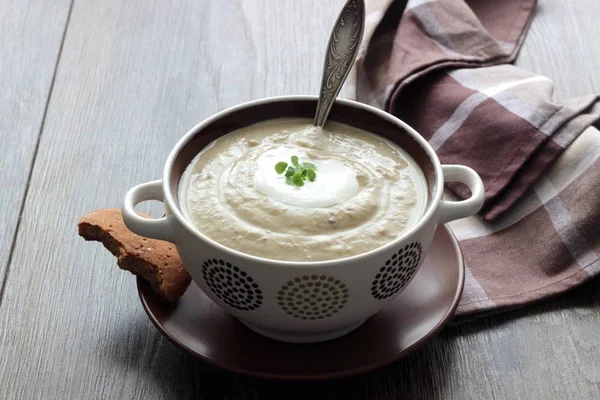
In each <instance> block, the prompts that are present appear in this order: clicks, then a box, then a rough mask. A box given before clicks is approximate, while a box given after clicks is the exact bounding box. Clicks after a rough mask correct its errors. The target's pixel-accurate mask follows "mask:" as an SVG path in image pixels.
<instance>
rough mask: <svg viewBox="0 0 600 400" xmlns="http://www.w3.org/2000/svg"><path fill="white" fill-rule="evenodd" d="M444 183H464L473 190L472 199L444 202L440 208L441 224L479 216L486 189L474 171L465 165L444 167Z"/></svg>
mask: <svg viewBox="0 0 600 400" xmlns="http://www.w3.org/2000/svg"><path fill="white" fill-rule="evenodd" d="M442 171H443V173H444V182H460V183H464V184H465V185H467V186H468V187H469V189H471V197H469V198H468V199H465V200H460V201H450V200H442V201H441V202H440V208H439V214H438V215H439V219H438V221H439V223H440V224H445V223H448V222H450V221H454V220H457V219H461V218H465V217H469V216H471V215H475V214H477V212H479V210H480V209H481V207H482V206H483V201H484V199H485V187H484V185H483V181H482V180H481V178H480V177H479V175H478V174H477V172H475V171H474V170H473V169H471V168H469V167H465V166H464V165H451V164H449V165H442Z"/></svg>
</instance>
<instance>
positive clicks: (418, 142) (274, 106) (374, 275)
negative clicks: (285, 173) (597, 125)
mask: <svg viewBox="0 0 600 400" xmlns="http://www.w3.org/2000/svg"><path fill="white" fill-rule="evenodd" d="M316 105H317V98H316V97H313V96H284V97H274V98H267V99H263V100H257V101H252V102H248V103H245V104H241V105H238V106H236V107H232V108H230V109H227V110H224V111H222V112H220V113H218V114H216V115H213V116H212V117H210V118H208V119H206V120H204V121H203V122H201V123H200V124H198V125H196V126H195V127H194V128H192V129H191V130H190V131H189V132H188V133H187V134H186V135H185V136H184V137H182V138H181V140H179V142H178V143H177V144H176V145H175V147H174V148H173V150H172V151H171V153H170V155H169V157H168V159H167V161H166V164H165V167H164V172H163V179H162V180H157V181H154V182H148V183H144V184H141V185H139V186H136V187H134V188H132V189H131V190H130V191H129V192H128V193H127V195H126V197H125V201H124V204H123V207H122V209H123V219H124V222H125V224H126V225H127V227H128V228H129V229H130V230H131V231H133V232H135V233H137V234H139V235H141V236H145V237H150V238H155V239H162V240H166V241H169V242H171V243H174V244H175V246H176V247H177V251H178V252H179V254H180V256H181V259H182V261H183V263H184V264H185V267H186V269H187V270H188V272H189V274H190V275H191V277H192V279H193V280H194V282H195V283H196V284H197V285H198V286H199V287H200V288H201V289H202V290H203V291H204V292H205V293H206V295H207V296H208V297H210V298H211V299H212V300H213V301H214V302H215V303H216V304H218V305H219V306H220V307H222V308H223V309H224V310H225V311H227V312H228V313H230V314H231V315H233V316H235V317H237V318H238V319H239V321H241V322H242V323H243V324H245V325H246V326H247V327H248V328H250V329H252V330H253V331H255V332H257V333H259V334H261V335H264V336H267V337H270V338H273V339H277V340H281V341H287V342H298V343H299V342H304V343H308V342H319V341H324V340H329V339H334V338H337V337H339V336H342V335H344V334H346V333H348V332H350V331H352V330H354V329H356V328H357V327H359V326H360V325H361V324H362V323H363V322H364V321H365V320H366V319H368V318H369V317H371V316H372V315H374V314H376V313H377V312H379V311H380V310H381V309H383V308H384V307H385V306H386V305H388V304H389V303H390V302H392V301H393V300H394V299H395V298H396V297H397V296H398V295H399V294H400V293H402V291H403V290H404V289H405V288H406V287H407V286H408V285H409V284H410V282H411V280H412V279H413V278H414V276H415V275H416V273H417V271H418V270H419V267H420V266H421V264H422V262H423V259H424V258H425V255H426V253H427V252H428V250H429V248H430V246H431V244H432V243H431V242H432V238H433V235H434V232H435V230H436V227H437V226H438V225H439V224H444V223H447V222H449V221H452V220H455V219H459V218H463V217H467V216H470V215H473V214H475V213H477V212H478V211H479V209H480V208H481V207H482V205H483V200H484V186H483V182H482V181H481V179H480V177H479V176H478V175H477V174H476V173H475V171H473V170H472V169H470V168H468V167H465V166H459V165H440V161H439V159H438V157H437V155H436V153H435V152H434V150H433V149H432V148H431V146H429V144H428V143H427V141H426V140H424V139H423V138H422V137H421V136H420V135H419V134H418V133H417V132H416V131H415V130H414V129H412V128H411V127H410V126H408V125H407V124H406V123H404V122H402V121H401V120H399V119H398V118H396V117H394V116H393V115H391V114H389V113H386V112H384V111H381V110H379V109H376V108H374V107H371V106H368V105H365V104H362V103H358V102H354V101H349V100H337V101H336V103H335V105H334V106H333V108H332V110H331V114H330V117H329V119H330V120H335V121H338V122H342V123H346V124H349V125H353V126H356V127H358V128H361V129H364V130H366V131H369V132H372V133H374V134H377V135H380V136H383V137H386V138H388V139H390V140H392V141H393V142H395V143H397V144H398V145H399V146H400V147H401V148H403V149H404V150H405V151H406V152H408V154H409V155H410V156H411V157H412V158H413V159H414V160H415V161H416V163H417V164H418V165H419V167H420V168H421V170H422V171H423V174H424V176H425V179H426V181H427V199H426V206H425V211H424V212H423V214H422V216H421V218H420V219H419V220H418V222H417V223H416V224H414V225H413V226H412V227H409V228H408V229H407V230H406V231H405V232H404V233H403V234H402V235H401V236H400V237H398V238H397V239H395V240H393V241H391V242H389V243H387V244H386V245H384V246H383V247H380V248H377V249H375V250H371V251H368V252H366V253H363V254H359V255H355V256H351V257H347V258H342V259H336V260H331V261H317V262H290V261H277V260H271V259H266V258H261V257H256V256H253V255H248V254H244V253H241V252H239V251H236V250H233V249H230V248H227V247H225V246H223V245H221V244H219V243H217V242H215V241H214V240H211V239H210V238H208V237H206V236H205V235H203V234H202V232H200V231H198V230H197V229H196V228H195V227H194V226H193V224H192V223H191V222H190V221H189V220H187V219H186V218H185V217H184V214H183V212H182V209H181V205H180V199H179V198H178V197H179V195H178V192H179V184H180V179H181V176H182V174H183V172H184V171H185V169H186V167H187V166H188V165H189V163H190V162H191V161H192V159H193V158H194V156H196V155H197V154H198V153H199V152H200V151H201V150H202V149H203V148H204V147H205V146H206V145H207V144H209V143H210V142H212V141H213V140H214V139H216V138H218V137H220V136H223V135H225V134H227V133H229V132H232V131H234V130H236V129H239V128H241V127H244V126H247V125H250V124H253V123H256V122H260V121H264V120H268V119H273V118H281V117H306V118H312V116H313V115H314V111H315V108H316ZM448 181H458V182H462V183H464V184H466V185H467V186H469V188H470V189H471V193H472V194H471V197H470V198H468V199H466V200H462V201H447V200H442V193H443V186H444V182H448ZM146 200H159V201H162V202H163V203H164V205H165V210H166V216H165V217H163V218H159V219H146V218H142V217H140V216H139V215H138V214H136V212H135V211H134V207H135V206H136V204H138V203H140V202H143V201H146Z"/></svg>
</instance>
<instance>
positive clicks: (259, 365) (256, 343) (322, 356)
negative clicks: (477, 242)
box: [138, 226, 464, 381]
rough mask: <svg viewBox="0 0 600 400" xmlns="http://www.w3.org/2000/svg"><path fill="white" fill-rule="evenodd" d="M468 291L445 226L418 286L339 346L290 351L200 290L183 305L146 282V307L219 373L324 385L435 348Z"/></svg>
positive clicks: (171, 335) (140, 286) (294, 346)
mask: <svg viewBox="0 0 600 400" xmlns="http://www.w3.org/2000/svg"><path fill="white" fill-rule="evenodd" d="M463 284H464V267H463V260H462V255H461V252H460V249H459V247H458V242H457V241H456V238H455V237H454V235H453V234H452V232H451V230H450V229H449V228H448V227H446V226H441V227H439V228H438V230H437V231H436V233H435V237H434V244H433V246H432V249H431V250H430V252H429V254H428V255H427V258H426V259H425V261H424V263H423V265H422V267H421V268H420V270H419V272H418V274H417V275H416V276H415V278H414V279H413V281H412V282H411V283H410V285H409V286H408V287H407V288H406V289H405V290H404V292H403V293H402V294H401V295H400V296H398V298H397V299H396V300H395V301H394V302H393V303H392V304H391V305H390V306H388V307H387V308H386V309H384V310H383V311H381V312H380V313H378V314H376V315H375V316H373V317H371V318H370V319H369V320H368V321H367V322H365V323H364V324H363V325H362V326H361V327H360V328H358V329H357V330H355V331H354V332H351V333H349V334H348V335H346V336H343V337H341V338H339V339H335V340H331V341H328V342H322V343H316V344H314V343H313V344H289V343H283V342H278V341H275V340H272V339H267V338H265V337H262V336H260V335H258V334H256V333H254V332H252V331H251V330H249V329H248V328H246V327H245V326H244V325H242V324H241V323H240V322H238V320H237V319H235V318H234V317H232V316H230V315H229V314H227V313H225V311H223V310H222V309H221V308H219V307H218V306H217V305H216V304H215V303H213V302H212V300H210V299H209V298H208V297H206V295H204V293H203V292H202V291H201V290H200V288H198V286H196V285H195V284H194V283H193V282H192V284H191V285H190V287H189V288H188V290H187V291H186V292H185V294H184V295H183V296H182V297H181V298H180V299H179V301H178V302H177V303H175V304H166V303H164V302H161V301H159V300H158V299H157V298H156V296H154V292H152V290H151V289H150V287H149V286H148V285H147V284H146V283H145V282H144V281H143V280H141V279H138V291H139V294H140V299H141V300H142V305H143V306H144V309H145V310H146V313H148V316H149V317H150V319H151V320H152V322H154V325H156V327H157V328H158V329H159V330H160V331H161V332H162V333H163V334H164V335H165V336H166V337H167V338H168V339H169V340H171V341H172V342H173V343H174V344H175V345H177V346H178V347H180V348H182V349H183V350H185V351H187V352H188V353H190V354H192V355H194V356H196V357H199V358H201V359H203V360H205V361H206V362H208V363H211V364H213V365H215V366H217V367H220V368H223V369H226V370H229V371H233V372H237V373H241V374H245V375H251V376H255V377H261V378H267V379H276V380H286V381H316V380H324V379H332V378H341V377H345V376H349V375H354V374H358V373H361V372H366V371H369V370H372V369H376V368H379V367H383V366H384V365H386V364H389V363H391V362H393V361H395V360H398V359H399V358H402V357H404V356H406V355H407V354H409V353H410V352H412V351H414V350H416V349H418V348H419V347H421V346H422V345H423V344H425V343H426V342H427V341H429V340H430V339H431V338H432V337H433V336H434V335H435V334H436V333H437V332H438V331H440V329H442V327H443V326H444V325H445V324H446V322H448V320H449V319H450V318H451V317H452V314H453V313H454V310H455V309H456V306H457V305H458V300H459V299H460V296H461V294H462V289H463Z"/></svg>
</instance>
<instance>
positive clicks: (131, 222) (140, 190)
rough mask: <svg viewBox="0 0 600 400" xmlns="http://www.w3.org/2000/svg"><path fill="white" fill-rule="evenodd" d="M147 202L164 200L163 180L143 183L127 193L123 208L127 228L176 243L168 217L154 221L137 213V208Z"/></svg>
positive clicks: (146, 235) (148, 236) (153, 237)
mask: <svg viewBox="0 0 600 400" xmlns="http://www.w3.org/2000/svg"><path fill="white" fill-rule="evenodd" d="M147 200H158V201H163V200H164V194H163V188H162V181H161V180H158V181H153V182H147V183H142V184H141V185H137V186H134V187H133V188H131V189H130V190H129V191H128V192H127V194H126V195H125V201H124V202H123V206H122V208H121V211H122V213H123V222H125V226H127V228H128V229H129V230H130V231H132V232H133V233H136V234H138V235H140V236H144V237H147V238H151V239H159V240H166V241H168V242H171V243H174V240H173V232H172V229H171V224H170V221H169V219H168V218H169V217H168V216H165V217H162V218H156V219H152V218H144V217H141V216H140V215H138V214H137V213H136V211H135V206H136V205H138V204H139V203H141V202H143V201H147Z"/></svg>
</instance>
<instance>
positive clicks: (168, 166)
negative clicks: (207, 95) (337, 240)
mask: <svg viewBox="0 0 600 400" xmlns="http://www.w3.org/2000/svg"><path fill="white" fill-rule="evenodd" d="M317 100H318V96H314V95H285V96H272V97H266V98H262V99H257V100H251V101H247V102H244V103H240V104H238V105H235V106H232V107H229V108H226V109H224V110H222V111H220V112H218V113H216V114H213V115H211V116H209V117H208V118H205V119H204V120H203V121H201V122H200V123H198V124H196V125H195V126H194V127H192V128H191V129H190V130H188V132H187V133H186V134H185V135H184V136H182V137H181V138H180V139H179V140H178V141H177V143H176V144H175V146H174V147H173V149H172V150H171V152H170V153H169V155H168V157H167V160H166V162H165V165H164V169H163V179H162V187H163V195H164V203H165V205H166V206H167V210H168V212H167V218H168V219H171V220H172V218H173V217H174V218H175V219H176V220H177V222H178V223H180V224H181V225H182V226H183V227H184V228H185V229H187V230H188V231H189V232H190V233H191V234H192V235H194V237H195V238H196V239H198V240H200V241H202V242H204V243H206V244H208V245H210V246H212V247H215V248H217V249H218V250H220V251H222V252H224V253H226V254H227V255H229V256H233V257H236V258H239V259H245V260H246V261H250V262H256V263H262V264H267V265H271V266H285V267H297V268H306V267H308V266H310V267H311V268H319V267H332V266H335V265H336V264H339V263H349V262H361V261H364V260H365V259H367V258H371V257H373V256H375V255H377V254H378V253H385V252H388V251H392V250H396V248H397V245H398V243H400V242H402V241H404V240H406V238H407V237H410V236H412V235H414V234H415V233H416V232H418V231H419V230H421V229H422V228H423V227H424V226H426V225H427V224H429V223H430V221H431V220H432V219H433V218H435V215H436V212H437V210H438V206H439V203H440V201H441V198H442V195H443V187H444V185H443V179H444V178H443V176H444V175H443V172H442V166H441V163H440V160H439V158H438V156H437V154H436V153H435V151H434V150H433V148H432V147H431V146H430V145H429V143H428V142H427V141H426V140H425V139H424V138H423V137H422V136H421V135H420V134H419V133H418V132H417V131H416V130H415V129H414V128H412V127H411V126H410V125H408V124H407V123H406V122H404V121H402V120H400V119H399V118H397V117H395V116H394V115H392V114H390V113H388V112H386V111H383V110H381V109H378V108H376V107H373V106H370V105H368V104H364V103H360V102H357V101H354V100H349V99H340V98H338V99H336V100H335V103H337V104H341V105H344V106H349V107H354V108H360V109H363V110H365V111H368V112H370V113H372V114H375V115H376V116H378V117H379V118H383V119H385V120H387V121H389V122H391V123H393V124H395V125H397V126H399V127H401V128H402V129H404V130H405V131H406V132H407V133H408V134H409V135H411V137H412V138H413V139H414V140H415V141H416V142H417V143H418V144H419V145H420V146H421V147H422V148H423V149H424V150H425V152H426V153H427V155H428V157H429V159H430V160H431V162H432V164H433V167H434V170H435V180H436V181H435V183H434V192H433V194H432V196H431V201H430V202H429V205H428V206H427V208H426V209H425V212H424V213H423V215H422V216H421V218H420V219H419V220H418V221H417V223H416V224H414V225H413V226H412V227H410V228H409V229H407V230H406V231H404V232H403V233H402V234H401V235H400V236H398V237H397V238H396V239H394V240H392V241H390V242H388V243H386V244H384V245H383V246H380V247H377V248H375V249H372V250H369V251H366V252H364V253H360V254H356V255H352V256H347V257H343V258H336V259H332V260H322V261H286V260H276V259H271V258H266V257H261V256H255V255H252V254H247V253H244V252H242V251H239V250H235V249H232V248H230V247H227V246H225V245H222V244H220V243H219V242H217V241H215V240H213V239H211V238H209V237H208V236H206V235H204V234H203V233H202V232H200V231H199V230H198V229H196V228H195V227H194V226H193V225H192V223H191V222H190V221H188V220H187V219H186V218H185V217H184V216H183V213H182V212H181V210H180V208H179V205H178V204H177V202H176V201H175V198H174V195H173V188H172V186H171V179H170V176H171V170H172V168H173V164H174V162H175V159H176V158H177V156H178V154H179V152H180V151H181V150H182V149H183V147H184V146H185V145H186V144H187V143H188V142H189V141H190V140H191V139H192V138H193V137H194V136H195V135H196V134H197V133H199V132H201V131H202V129H204V128H205V127H206V126H208V125H210V124H211V123H213V122H214V121H217V120H219V119H221V118H223V117H225V116H227V115H229V114H231V113H233V112H236V111H238V110H241V109H245V108H251V107H254V106H258V105H263V104H268V103H276V102H281V101H314V102H316V101H317ZM334 106H335V104H334ZM409 155H411V154H410V153H409ZM411 156H412V155H411ZM180 178H181V177H180ZM169 211H170V212H171V215H169ZM172 223H173V222H172V221H170V224H172ZM177 244H178V243H177V235H176V237H175V245H177ZM390 248H393V249H390Z"/></svg>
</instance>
